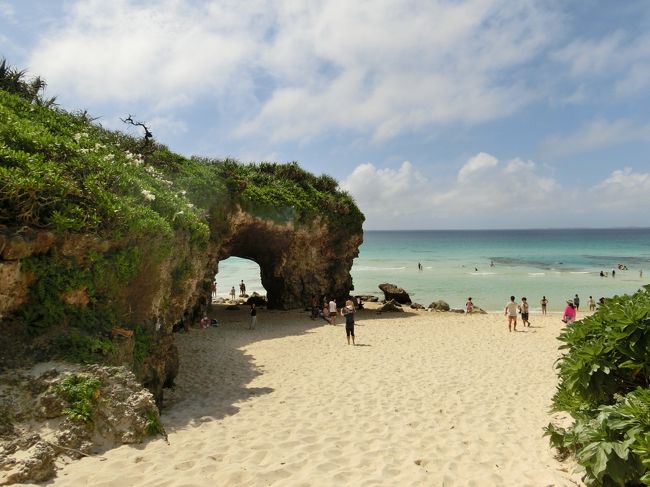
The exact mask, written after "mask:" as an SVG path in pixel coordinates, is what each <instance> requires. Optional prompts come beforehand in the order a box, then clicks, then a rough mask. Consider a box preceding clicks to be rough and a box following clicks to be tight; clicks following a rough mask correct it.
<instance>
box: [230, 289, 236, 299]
mask: <svg viewBox="0 0 650 487" xmlns="http://www.w3.org/2000/svg"><path fill="white" fill-rule="evenodd" d="M230 299H231V300H233V301H234V300H235V286H233V287H232V288H231V289H230Z"/></svg>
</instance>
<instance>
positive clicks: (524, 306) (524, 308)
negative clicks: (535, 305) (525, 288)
mask: <svg viewBox="0 0 650 487" xmlns="http://www.w3.org/2000/svg"><path fill="white" fill-rule="evenodd" d="M519 311H520V312H521V321H522V322H523V323H524V328H526V327H527V326H528V327H530V321H528V301H527V300H526V298H521V304H520V305H519Z"/></svg>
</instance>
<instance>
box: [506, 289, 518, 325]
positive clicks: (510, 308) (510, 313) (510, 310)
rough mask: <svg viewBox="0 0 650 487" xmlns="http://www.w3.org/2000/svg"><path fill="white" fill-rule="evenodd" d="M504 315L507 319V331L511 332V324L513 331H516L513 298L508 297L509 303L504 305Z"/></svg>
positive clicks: (515, 305)
mask: <svg viewBox="0 0 650 487" xmlns="http://www.w3.org/2000/svg"><path fill="white" fill-rule="evenodd" d="M504 314H505V315H506V316H507V317H508V331H512V325H513V324H514V329H515V331H517V303H515V297H514V296H510V302H509V303H508V304H506V309H505V312H504Z"/></svg>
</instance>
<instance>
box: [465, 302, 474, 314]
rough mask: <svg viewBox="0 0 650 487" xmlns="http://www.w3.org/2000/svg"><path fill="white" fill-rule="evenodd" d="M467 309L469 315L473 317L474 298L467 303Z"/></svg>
mask: <svg viewBox="0 0 650 487" xmlns="http://www.w3.org/2000/svg"><path fill="white" fill-rule="evenodd" d="M465 308H466V309H467V314H468V315H471V314H472V312H473V311H474V303H472V298H467V302H466V303H465Z"/></svg>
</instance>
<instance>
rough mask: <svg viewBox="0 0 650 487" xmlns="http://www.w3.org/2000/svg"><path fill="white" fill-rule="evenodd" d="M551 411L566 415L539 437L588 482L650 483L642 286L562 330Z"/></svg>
mask: <svg viewBox="0 0 650 487" xmlns="http://www.w3.org/2000/svg"><path fill="white" fill-rule="evenodd" d="M559 339H560V340H561V341H562V342H564V344H563V345H562V346H561V347H560V348H561V349H563V350H565V351H566V353H565V355H564V356H563V357H562V358H561V359H560V361H559V364H558V369H559V376H560V384H559V386H558V390H557V392H556V394H555V396H554V398H553V404H554V408H555V409H556V410H559V411H568V412H569V413H570V414H571V415H572V416H573V418H574V420H575V422H574V424H573V425H572V426H571V427H569V428H566V429H564V428H558V427H555V426H553V425H549V426H548V428H547V429H546V434H547V435H548V436H549V437H550V441H551V444H552V445H553V446H555V447H556V448H558V451H559V453H560V455H568V454H573V455H575V457H576V459H577V461H578V463H579V464H580V465H581V466H582V468H584V470H585V481H586V482H587V483H588V484H589V485H597V486H600V485H602V486H610V485H611V486H615V485H640V484H641V483H642V482H643V483H645V484H646V485H650V473H649V472H650V470H649V469H650V449H649V448H648V446H650V389H649V385H650V384H649V377H650V375H649V373H650V286H646V287H645V288H643V289H641V290H640V291H638V292H637V293H635V294H633V295H632V296H628V295H625V296H614V297H613V298H610V299H608V300H606V301H605V304H604V305H602V306H601V307H600V309H599V310H598V311H597V312H596V313H594V314H593V315H592V316H589V317H587V318H585V319H583V320H581V321H579V322H577V323H575V324H574V325H572V326H569V327H567V328H566V329H565V330H564V331H563V332H562V334H561V335H560V337H559Z"/></svg>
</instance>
